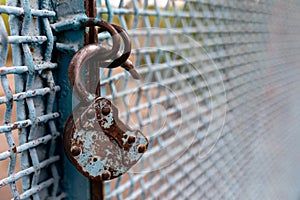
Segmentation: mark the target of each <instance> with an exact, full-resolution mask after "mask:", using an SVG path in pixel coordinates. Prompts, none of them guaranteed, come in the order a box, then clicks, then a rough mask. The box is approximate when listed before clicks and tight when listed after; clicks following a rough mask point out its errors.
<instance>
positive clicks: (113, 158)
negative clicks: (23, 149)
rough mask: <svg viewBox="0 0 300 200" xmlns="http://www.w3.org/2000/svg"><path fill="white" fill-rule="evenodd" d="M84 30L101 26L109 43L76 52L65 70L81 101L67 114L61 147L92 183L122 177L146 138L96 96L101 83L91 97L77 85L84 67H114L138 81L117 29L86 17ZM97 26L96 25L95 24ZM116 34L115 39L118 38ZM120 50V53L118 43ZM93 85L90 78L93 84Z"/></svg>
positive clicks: (128, 47)
mask: <svg viewBox="0 0 300 200" xmlns="http://www.w3.org/2000/svg"><path fill="white" fill-rule="evenodd" d="M87 22H88V23H87V24H85V25H86V26H92V25H97V26H100V32H102V31H108V32H109V33H110V34H111V36H112V40H113V45H112V47H111V46H108V45H102V44H89V45H87V46H85V47H83V48H82V49H81V50H80V51H78V52H77V53H76V54H75V55H74V57H73V59H72V61H71V62H70V66H69V82H70V86H71V88H73V93H74V94H75V95H76V96H77V97H78V99H79V101H80V103H79V105H78V106H76V107H75V109H74V110H73V112H72V115H71V116H70V117H69V119H68V120H67V122H66V125H65V129H64V136H63V142H64V148H65V151H66V153H67V155H68V158H69V159H70V160H71V162H72V163H73V164H74V165H75V167H76V168H77V169H78V170H79V171H80V172H81V173H82V174H84V175H85V176H87V177H88V178H90V179H92V180H97V181H101V180H111V179H113V178H116V177H119V176H121V175H122V174H124V173H125V172H126V171H128V169H130V168H131V167H132V166H133V165H134V164H136V163H137V161H138V160H139V159H140V158H141V156H142V155H143V153H144V152H145V151H146V150H147V147H148V140H147V138H146V137H145V136H144V135H143V134H142V133H141V132H140V131H138V130H132V129H130V128H129V126H127V125H125V124H124V123H123V122H121V120H120V119H119V116H118V109H117V108H116V107H115V106H114V105H113V104H112V103H111V101H110V100H109V99H107V98H104V97H100V92H99V90H100V83H98V86H97V91H98V92H96V93H95V94H93V93H91V92H90V91H89V90H87V88H86V87H85V86H84V84H83V82H82V81H81V75H82V74H81V73H82V68H83V66H86V65H85V63H87V62H88V61H89V62H90V63H92V64H94V65H91V66H88V67H94V68H95V67H97V66H100V67H107V68H115V67H118V66H121V67H123V68H125V69H126V70H128V71H129V72H131V73H132V74H133V75H134V77H135V78H138V77H139V76H138V74H137V72H136V71H135V70H134V67H133V65H132V63H131V61H129V60H128V57H129V56H130V52H131V42H130V39H129V37H128V35H127V33H126V32H125V31H124V29H122V28H121V27H119V26H116V25H110V24H108V23H106V22H102V21H98V20H97V19H90V20H88V21H87ZM95 22H96V23H95ZM118 33H119V34H120V35H118ZM120 38H122V40H123V43H124V50H123V52H122V53H120V52H119V50H120V44H121V43H120V42H121V39H120ZM94 81H95V80H94Z"/></svg>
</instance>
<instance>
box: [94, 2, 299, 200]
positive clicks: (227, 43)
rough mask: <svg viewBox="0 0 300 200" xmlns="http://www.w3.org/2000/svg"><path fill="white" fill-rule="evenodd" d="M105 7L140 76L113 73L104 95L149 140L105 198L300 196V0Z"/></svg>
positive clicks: (101, 9)
mask: <svg viewBox="0 0 300 200" xmlns="http://www.w3.org/2000/svg"><path fill="white" fill-rule="evenodd" d="M97 3H98V4H97V5H98V8H97V11H98V16H99V18H104V19H106V20H109V21H110V22H113V23H117V24H121V25H122V26H123V27H124V28H126V29H127V30H128V32H129V33H130V35H131V38H132V42H133V44H134V48H135V49H134V51H133V56H132V58H131V59H132V60H134V63H135V66H136V67H137V69H138V71H139V73H141V75H142V80H140V81H134V80H133V79H131V78H130V76H129V75H128V74H126V73H118V72H116V70H114V71H105V72H104V73H102V79H101V85H102V92H103V95H106V96H108V97H110V98H112V100H113V101H114V103H115V104H116V105H117V106H118V108H119V109H120V115H121V117H122V120H124V121H126V122H127V123H128V124H130V125H131V126H132V127H135V128H139V129H141V131H142V132H143V133H145V134H146V135H147V136H148V137H149V139H150V146H149V148H148V151H147V152H146V154H145V156H144V157H143V159H142V160H141V161H140V162H139V163H138V164H137V165H136V166H135V167H134V168H133V169H132V170H131V171H130V172H129V173H128V174H126V175H124V176H122V177H120V178H118V179H117V180H114V181H111V182H108V183H106V186H105V190H106V198H107V199H297V198H299V195H300V193H299V175H300V174H299V172H298V171H299V170H298V169H299V163H300V162H299V155H297V152H298V151H299V150H300V149H299V145H298V144H297V140H299V134H298V132H299V129H300V127H299V123H297V121H298V117H299V114H300V113H299V111H300V110H299V105H297V104H298V103H297V101H298V99H299V95H298V94H299V72H300V68H299V66H298V61H299V58H298V56H297V54H298V53H299V39H297V34H299V24H298V21H299V14H298V11H297V10H298V9H299V6H300V5H299V2H297V1H284V2H282V1H268V0H244V1H243V0H240V1H238V0H230V1H229V0H228V1H226V0H220V1H206V0H199V1H195V0H186V1H175V0H174V1H173V0H169V1H158V0H157V1H156V0H154V1H146V0H145V1H138V0H132V1H98V2H97ZM99 38H103V35H102V34H100V35H99Z"/></svg>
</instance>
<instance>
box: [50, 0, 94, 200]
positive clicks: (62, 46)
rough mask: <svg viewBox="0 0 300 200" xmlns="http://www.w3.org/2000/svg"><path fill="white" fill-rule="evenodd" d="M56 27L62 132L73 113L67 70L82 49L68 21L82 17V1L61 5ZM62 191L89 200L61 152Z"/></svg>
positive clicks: (85, 183) (79, 36)
mask: <svg viewBox="0 0 300 200" xmlns="http://www.w3.org/2000/svg"><path fill="white" fill-rule="evenodd" d="M56 13H57V23H55V24H54V25H53V27H54V30H55V31H56V32H57V33H56V36H57V43H56V50H55V51H56V52H55V55H56V62H57V63H58V65H59V66H58V69H59V71H57V73H56V79H57V84H58V85H60V86H61V88H62V89H61V94H60V96H58V109H59V112H60V114H61V118H60V126H59V128H60V132H63V131H62V130H63V127H64V123H65V121H66V119H67V118H68V116H69V115H70V113H71V111H72V91H71V90H70V87H69V83H68V66H69V62H70V60H71V59H72V57H73V55H74V53H75V52H76V51H77V50H78V49H80V48H81V47H82V46H83V45H84V31H83V30H74V26H73V25H74V24H73V25H72V23H70V19H72V18H76V17H84V16H85V10H84V1H79V0H75V1H74V0H73V1H71V0H66V1H60V2H58V4H57V8H56ZM59 27H60V28H59ZM60 149H61V151H62V152H61V154H62V155H63V163H62V169H63V177H64V178H63V184H62V186H63V187H64V188H63V190H64V191H65V192H66V193H67V194H68V198H67V199H72V200H77V199H78V200H85V199H90V187H89V180H88V179H87V178H86V177H84V176H83V175H82V174H80V173H79V172H78V171H77V170H76V169H75V167H74V166H73V165H72V164H71V163H70V162H69V160H68V159H67V157H66V156H65V154H64V152H63V147H61V148H60Z"/></svg>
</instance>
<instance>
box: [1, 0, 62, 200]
mask: <svg viewBox="0 0 300 200" xmlns="http://www.w3.org/2000/svg"><path fill="white" fill-rule="evenodd" d="M0 12H1V13H4V14H6V15H3V16H4V17H8V19H9V20H8V22H9V24H8V30H7V31H6V29H5V27H4V23H3V24H2V25H3V26H2V28H1V35H2V37H1V38H2V39H1V47H2V48H1V68H0V74H1V87H2V91H3V93H1V97H0V104H1V123H2V124H1V126H0V133H1V153H0V160H1V161H0V165H1V178H0V179H1V180H0V193H1V199H10V198H12V199H46V198H47V199H51V198H54V199H62V198H63V197H64V196H65V194H64V193H62V191H61V189H60V188H59V182H60V177H59V173H58V168H57V166H56V164H55V163H57V162H58V161H59V160H60V157H59V156H58V155H56V153H55V151H56V138H57V137H58V136H59V133H58V132H57V129H56V126H55V124H54V119H56V118H58V117H59V113H58V112H56V111H54V109H53V108H54V101H55V94H56V93H57V92H58V91H59V90H60V87H59V86H57V85H56V84H55V82H54V80H53V75H52V69H53V68H56V66H57V64H55V63H52V62H51V57H52V50H53V44H54V37H53V34H52V31H51V28H50V20H51V18H53V17H54V16H55V15H56V14H55V12H54V11H53V9H52V5H50V2H49V1H34V0H33V1H28V0H24V1H10V0H8V1H7V2H6V6H5V5H2V6H0ZM7 32H10V36H7V35H9V34H8V33H7ZM8 44H9V46H8ZM10 46H11V49H12V51H11V52H12V61H10V59H9V57H8V56H7V52H8V47H9V48H10ZM2 172H5V174H3V173H2ZM9 191H10V192H9Z"/></svg>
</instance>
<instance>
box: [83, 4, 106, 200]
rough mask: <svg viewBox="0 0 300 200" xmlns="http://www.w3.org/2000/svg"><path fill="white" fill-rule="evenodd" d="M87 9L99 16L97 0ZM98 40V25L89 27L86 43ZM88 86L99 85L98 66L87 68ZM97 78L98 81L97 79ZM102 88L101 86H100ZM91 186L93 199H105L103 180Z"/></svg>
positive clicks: (93, 87) (91, 15)
mask: <svg viewBox="0 0 300 200" xmlns="http://www.w3.org/2000/svg"><path fill="white" fill-rule="evenodd" d="M84 6H85V10H86V15H87V16H88V17H90V18H95V17H96V16H97V11H96V1H95V0H86V1H85V5H84ZM97 42H98V31H97V29H96V27H89V31H88V32H87V34H85V44H92V43H97ZM86 78H87V79H86V80H87V88H88V89H89V90H90V91H91V92H95V89H96V87H97V84H94V83H97V82H98V80H99V82H100V79H99V70H98V68H97V66H95V67H94V66H89V67H88V69H87V77H86ZM95 80H96V81H95ZM99 90H100V87H99ZM98 92H99V93H98V94H101V92H100V91H98ZM90 188H91V200H102V199H104V184H103V182H102V181H95V180H91V181H90Z"/></svg>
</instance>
